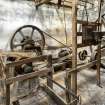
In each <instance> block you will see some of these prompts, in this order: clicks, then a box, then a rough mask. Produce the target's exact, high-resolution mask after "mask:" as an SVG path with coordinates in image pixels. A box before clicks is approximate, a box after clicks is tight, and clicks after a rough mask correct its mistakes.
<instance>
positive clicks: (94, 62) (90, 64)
mask: <svg viewBox="0 0 105 105" xmlns="http://www.w3.org/2000/svg"><path fill="white" fill-rule="evenodd" d="M96 63H97V60H95V61H93V62H89V63H87V64H86V65H83V66H80V67H77V68H73V69H71V70H69V69H67V72H69V73H73V72H80V71H81V70H83V69H85V68H89V67H92V66H93V65H94V64H96Z"/></svg>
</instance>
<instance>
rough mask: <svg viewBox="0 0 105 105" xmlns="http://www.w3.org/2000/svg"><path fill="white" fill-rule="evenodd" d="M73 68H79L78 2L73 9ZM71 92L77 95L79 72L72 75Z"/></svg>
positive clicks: (75, 1)
mask: <svg viewBox="0 0 105 105" xmlns="http://www.w3.org/2000/svg"><path fill="white" fill-rule="evenodd" d="M72 68H77V0H74V1H73V8H72ZM71 90H72V91H73V92H74V93H75V94H76V95H77V72H73V73H71ZM73 100H75V99H74V98H73V97H72V98H71V101H73ZM76 104H77V103H75V102H74V105H76Z"/></svg>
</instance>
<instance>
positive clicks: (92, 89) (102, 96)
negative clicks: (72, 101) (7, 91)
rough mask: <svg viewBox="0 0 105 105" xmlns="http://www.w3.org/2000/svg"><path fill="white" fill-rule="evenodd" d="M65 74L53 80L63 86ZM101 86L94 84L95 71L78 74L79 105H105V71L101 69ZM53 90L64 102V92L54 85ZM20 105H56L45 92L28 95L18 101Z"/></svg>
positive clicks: (84, 71) (58, 75) (88, 70)
mask: <svg viewBox="0 0 105 105" xmlns="http://www.w3.org/2000/svg"><path fill="white" fill-rule="evenodd" d="M64 75H65V73H64V72H63V73H58V74H57V75H56V76H55V77H54V79H55V80H56V81H57V82H59V83H60V84H62V85H63V86H64V82H63V81H64V78H62V77H64ZM101 86H102V87H99V86H98V85H97V82H96V70H92V69H91V70H90V69H86V70H83V71H81V72H80V73H78V95H80V97H81V105H104V104H105V70H103V69H101ZM54 90H55V92H56V93H57V94H59V95H61V97H62V98H63V99H64V100H65V98H64V97H65V96H64V91H63V90H61V89H60V88H59V87H57V86H56V85H54ZM20 103H21V105H56V104H55V103H54V101H52V100H51V98H49V96H48V95H47V94H46V93H45V92H43V91H42V92H41V91H40V90H39V94H37V95H35V94H34V95H30V96H28V97H27V98H23V99H22V100H20Z"/></svg>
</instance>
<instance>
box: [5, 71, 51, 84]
mask: <svg viewBox="0 0 105 105" xmlns="http://www.w3.org/2000/svg"><path fill="white" fill-rule="evenodd" d="M49 71H50V70H49V69H45V70H39V71H36V72H32V73H28V74H24V75H19V76H16V77H12V78H8V79H6V84H7V85H8V84H11V83H13V82H16V81H23V80H26V79H30V78H33V77H36V76H44V75H46V74H47V73H48V72H49Z"/></svg>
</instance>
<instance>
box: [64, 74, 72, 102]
mask: <svg viewBox="0 0 105 105" xmlns="http://www.w3.org/2000/svg"><path fill="white" fill-rule="evenodd" d="M65 85H66V88H67V89H68V90H69V89H71V75H70V73H69V74H68V73H67V72H66V78H65ZM66 102H67V103H70V102H71V96H70V94H69V93H68V91H66Z"/></svg>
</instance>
